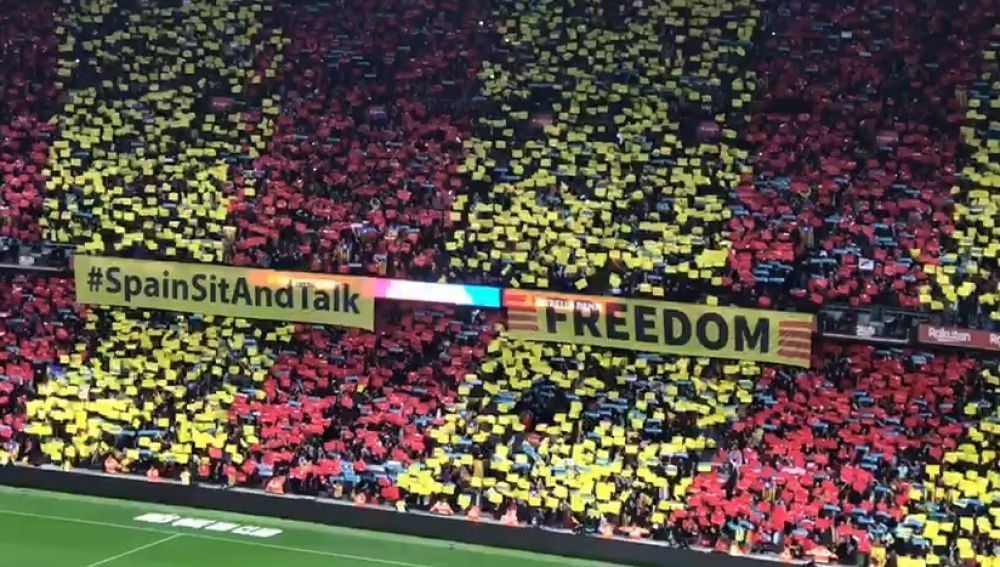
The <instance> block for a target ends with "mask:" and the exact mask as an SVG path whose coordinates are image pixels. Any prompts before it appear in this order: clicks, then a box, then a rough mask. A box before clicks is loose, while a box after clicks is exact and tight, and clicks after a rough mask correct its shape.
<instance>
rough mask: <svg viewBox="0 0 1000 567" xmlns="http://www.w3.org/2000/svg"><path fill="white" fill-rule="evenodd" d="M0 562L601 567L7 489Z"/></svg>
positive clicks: (170, 566)
mask: <svg viewBox="0 0 1000 567" xmlns="http://www.w3.org/2000/svg"><path fill="white" fill-rule="evenodd" d="M177 524H181V525H180V526H178V525H177ZM0 558H2V559H0V562H2V564H3V565H25V566H28V565H30V566H31V567H99V566H104V565H107V566H109V567H203V566H205V565H213V566H219V567H229V566H239V567H244V566H254V565H267V566H282V567H284V566H287V567H319V566H323V567H336V566H344V567H347V566H351V567H355V566H357V567H387V566H388V567H470V566H472V567H508V566H510V565H517V567H555V566H556V565H571V566H578V567H585V566H589V567H597V566H604V567H609V564H607V563H598V562H593V561H582V560H574V559H566V558H562V557H550V556H543V555H535V554H530V553H524V552H519V551H512V550H504V549H494V548H488V547H479V546H473V545H465V544H450V543H448V542H439V541H434V540H425V539H419V538H413V537H406V536H398V535H394V534H383V533H377V532H366V531H361V530H350V529H345V528H334V527H329V526H320V525H315V524H308V523H302V522H291V521H285V520H276V519H271V518H261V517H256V516H243V515H240V514H228V513H221V512H210V511H205V510H193V509H189V508H178V507H172V506H161V505H156V504H143V503H139V502H127V501H121V500H107V499H100V498H90V497H84V496H75V495H66V494H56V493H50V492H39V491H33V490H22V489H13V488H7V487H0Z"/></svg>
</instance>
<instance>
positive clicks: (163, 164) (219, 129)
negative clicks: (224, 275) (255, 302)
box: [42, 0, 280, 261]
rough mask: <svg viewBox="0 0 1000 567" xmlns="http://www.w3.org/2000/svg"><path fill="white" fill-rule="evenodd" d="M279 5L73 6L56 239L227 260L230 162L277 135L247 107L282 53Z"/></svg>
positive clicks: (55, 171)
mask: <svg viewBox="0 0 1000 567" xmlns="http://www.w3.org/2000/svg"><path fill="white" fill-rule="evenodd" d="M270 9H271V6H270V4H268V3H264V2H254V1H252V0H226V1H224V2H219V3H209V2H186V3H179V4H170V5H167V4H164V5H159V4H158V5H156V6H152V7H147V6H144V5H141V4H132V3H129V4H126V5H124V6H118V5H117V4H115V3H114V2H100V3H98V4H95V5H92V6H90V5H86V6H75V7H74V9H72V10H69V13H68V14H67V16H66V18H65V19H63V21H61V26H60V30H61V31H62V33H61V37H60V41H61V43H60V48H59V49H60V53H61V54H62V55H63V56H62V57H60V60H59V67H58V74H59V76H60V77H64V78H65V81H66V83H67V86H66V92H65V93H64V96H65V99H66V104H65V105H64V106H63V109H62V112H61V113H60V114H59V117H58V120H57V121H56V122H57V126H58V131H59V134H58V138H57V140H56V141H55V142H54V143H53V159H52V165H51V176H50V178H49V180H48V192H49V195H50V199H52V200H53V202H51V203H50V206H49V207H48V208H47V213H48V214H47V218H45V219H43V220H42V224H43V226H44V227H46V229H47V230H46V235H47V237H48V238H49V239H51V240H54V241H56V242H63V243H71V244H74V245H76V246H78V247H79V250H80V251H82V252H89V253H100V252H107V253H117V254H129V255H132V256H136V257H161V258H162V257H167V258H178V259H185V260H198V261H221V260H222V259H223V250H224V248H225V247H224V241H225V238H226V235H225V234H224V232H225V231H224V229H223V224H224V221H225V220H226V212H227V206H228V197H229V196H230V195H229V194H230V193H232V192H233V191H234V187H233V186H232V180H231V177H232V176H231V175H230V169H231V165H230V163H231V161H236V160H238V159H239V158H240V157H241V156H242V155H243V152H244V151H247V152H252V151H260V150H261V149H262V148H261V147H260V146H262V144H263V143H264V141H263V140H264V138H265V137H268V136H269V135H270V132H269V130H268V125H269V122H268V121H266V120H261V121H260V122H255V121H251V118H253V117H252V116H250V113H248V112H243V111H242V106H241V104H240V103H245V102H246V101H244V100H243V99H244V98H245V97H246V95H245V91H246V90H247V89H246V88H245V87H246V84H247V83H253V82H254V81H255V80H256V81H258V82H260V78H259V77H260V76H261V75H265V76H266V74H267V70H268V69H269V68H270V67H269V65H273V63H274V62H273V61H270V62H269V61H267V60H266V57H267V55H268V54H269V53H270V51H268V49H266V47H267V46H273V43H272V42H273V41H274V40H275V38H274V37H273V36H272V35H271V34H270V32H269V30H267V29H265V28H264V25H263V23H262V20H264V19H265V16H264V14H265V13H266V12H268V11H269V10H270ZM277 40H278V43H279V44H280V38H277ZM258 46H260V48H258ZM258 55H260V57H258ZM262 58H264V60H262ZM261 104H263V103H261Z"/></svg>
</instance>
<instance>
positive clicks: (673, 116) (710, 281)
mask: <svg viewBox="0 0 1000 567" xmlns="http://www.w3.org/2000/svg"><path fill="white" fill-rule="evenodd" d="M637 6H641V7H633V6H631V5H628V4H627V3H612V2H567V1H562V0H550V1H543V2H533V3H500V4H498V5H497V7H496V11H495V13H494V14H493V20H494V21H495V25H496V26H497V31H498V32H499V33H500V34H502V35H503V41H504V42H505V43H503V44H502V45H501V47H500V48H498V49H497V50H496V51H495V52H494V56H493V57H492V58H487V59H486V60H485V61H484V63H483V68H482V70H481V71H480V74H479V76H480V79H481V81H482V83H483V86H482V89H483V92H484V94H485V95H486V96H487V97H488V99H489V102H490V103H491V104H490V105H487V106H486V108H487V109H488V114H486V115H484V116H481V117H479V118H478V120H477V124H476V136H475V137H474V138H473V139H472V140H471V142H470V144H469V153H468V156H467V157H466V158H465V162H464V163H463V164H462V168H461V171H463V172H465V173H466V174H467V175H468V176H469V177H470V179H471V184H470V187H469V196H468V197H465V196H461V197H459V199H458V200H456V203H455V205H456V207H457V208H459V209H460V210H462V211H463V212H464V217H465V223H464V225H465V229H464V230H459V231H455V233H454V235H453V238H452V239H451V242H450V243H449V244H448V250H449V251H451V252H452V257H451V260H450V262H451V264H452V266H454V268H455V272H456V273H457V274H469V275H468V276H467V277H468V278H471V279H474V278H476V277H477V276H476V275H475V274H487V275H488V276H489V279H490V280H492V281H496V280H502V281H505V282H509V283H510V285H513V286H515V287H516V286H521V285H523V286H526V287H537V288H553V289H560V290H575V291H590V292H599V293H604V292H608V291H612V290H614V291H616V292H618V293H627V294H630V295H636V294H639V295H650V296H655V297H663V296H664V295H665V294H667V293H670V294H672V297H678V298H680V297H690V296H691V295H692V294H694V297H695V298H700V297H699V296H702V295H704V292H703V291H702V290H708V291H711V290H712V289H715V288H722V287H724V286H725V285H726V284H727V282H726V281H724V279H723V276H724V271H723V270H722V269H723V268H724V267H725V266H726V262H727V254H728V252H729V250H728V240H727V239H726V237H725V231H724V224H723V223H724V222H725V220H726V219H727V218H728V216H729V215H728V211H727V209H726V206H725V205H726V192H727V189H728V188H730V187H732V186H734V185H735V184H736V182H737V181H738V180H739V176H740V174H741V173H744V170H745V169H746V168H747V167H748V166H747V165H746V163H745V161H746V158H747V157H748V156H747V152H746V151H745V150H743V149H741V148H739V147H738V140H737V133H736V130H735V129H736V128H741V127H742V123H743V122H744V121H745V116H743V114H745V112H746V110H745V109H746V108H747V107H748V106H749V102H750V100H751V95H752V94H753V90H754V83H753V82H752V76H751V74H750V72H748V71H747V69H746V57H745V56H746V54H747V53H748V49H749V47H750V44H749V40H750V38H751V35H752V34H753V31H754V29H755V27H756V24H757V21H758V18H759V15H760V11H759V10H758V9H757V8H755V7H754V6H753V3H752V2H745V1H742V0H741V1H737V2H729V3H716V2H690V3H671V2H652V3H647V4H645V5H637ZM692 282H694V283H695V285H691V283H692ZM681 284H687V285H681ZM692 290H694V291H692Z"/></svg>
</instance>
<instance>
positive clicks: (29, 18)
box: [0, 0, 58, 241]
mask: <svg viewBox="0 0 1000 567" xmlns="http://www.w3.org/2000/svg"><path fill="white" fill-rule="evenodd" d="M56 8H57V6H56V3H55V2H50V1H42V2H17V1H15V0H5V1H4V2H2V3H0V238H2V239H7V238H10V239H17V240H20V241H35V240H38V238H39V237H40V236H41V227H40V226H39V224H38V217H39V216H40V215H41V213H42V200H43V198H44V195H45V179H44V177H43V170H44V169H45V166H46V163H47V161H48V155H49V145H50V144H51V142H52V140H51V135H52V131H53V128H52V126H51V125H50V124H49V119H50V118H51V117H52V115H53V114H54V113H55V111H56V106H57V105H56V92H57V89H56V83H55V81H54V80H55V73H54V72H53V71H54V69H55V59H56V57H57V47H58V43H57V40H56V34H55V26H56V24H55V17H56Z"/></svg>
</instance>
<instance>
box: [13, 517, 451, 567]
mask: <svg viewBox="0 0 1000 567" xmlns="http://www.w3.org/2000/svg"><path fill="white" fill-rule="evenodd" d="M0 514H7V515H10V516H21V517H24V518H38V519H40V520H52V521H55V522H67V523H72V524H84V525H88V526H100V527H102V528H120V529H123V530H135V531H140V532H150V533H157V534H167V535H170V536H172V537H168V538H164V539H163V540H160V541H157V542H153V543H152V544H149V545H148V546H145V547H152V546H153V545H159V544H160V543H163V542H165V541H167V540H170V539H173V538H175V537H180V536H185V537H193V538H197V539H207V540H211V541H221V542H224V543H235V544H241V545H249V546H253V547H263V548H267V549H275V550H278V551H291V552H294V553H307V554H310V555H322V556H324V557H336V558H338V559H350V560H352V561H364V562H366V563H378V564H380V565H393V566H395V567H433V566H431V565H423V564H420V563H407V562H406V561H393V560H392V559H378V558H376V557H364V556H361V555H350V554H347V553H335V552H333V551H320V550H317V549H303V548H301V547H289V546H286V545H277V544H274V543H264V542H260V541H249V540H245V539H233V538H225V537H216V536H210V535H204V534H200V533H198V532H191V533H188V532H173V531H168V530H158V529H155V528H147V527H145V526H131V525H128V524H114V523H111V522H100V521H97V520H84V519H82V518H67V517H65V516H50V515H48V514H33V513H31V512H21V511H18V510H4V509H0ZM145 547H143V548H138V549H133V550H132V551H129V552H128V553H126V554H125V555H128V554H131V553H135V552H137V551H141V550H142V549H145ZM118 557H124V555H122V556H116V557H109V558H107V559H105V560H104V561H102V562H99V563H94V564H92V565H88V566H87V567H95V566H97V565H103V564H105V563H108V562H110V561H111V560H112V559H117V558H118Z"/></svg>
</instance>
